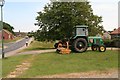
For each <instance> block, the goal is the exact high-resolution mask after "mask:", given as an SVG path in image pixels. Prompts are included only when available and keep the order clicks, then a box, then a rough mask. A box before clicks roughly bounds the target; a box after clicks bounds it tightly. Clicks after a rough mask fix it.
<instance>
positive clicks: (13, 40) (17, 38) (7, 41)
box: [4, 37, 22, 43]
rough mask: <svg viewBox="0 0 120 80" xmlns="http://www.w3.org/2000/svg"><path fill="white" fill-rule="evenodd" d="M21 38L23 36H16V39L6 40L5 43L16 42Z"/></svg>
mask: <svg viewBox="0 0 120 80" xmlns="http://www.w3.org/2000/svg"><path fill="white" fill-rule="evenodd" d="M19 39H22V37H16V38H14V39H12V40H4V43H10V42H15V41H17V40H19Z"/></svg>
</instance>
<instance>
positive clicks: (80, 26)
mask: <svg viewBox="0 0 120 80" xmlns="http://www.w3.org/2000/svg"><path fill="white" fill-rule="evenodd" d="M75 27H76V28H88V26H86V25H77V26H75Z"/></svg>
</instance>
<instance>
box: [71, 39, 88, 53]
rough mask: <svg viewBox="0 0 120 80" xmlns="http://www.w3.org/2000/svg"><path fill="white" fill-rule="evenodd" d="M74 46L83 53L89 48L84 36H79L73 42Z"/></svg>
mask: <svg viewBox="0 0 120 80" xmlns="http://www.w3.org/2000/svg"><path fill="white" fill-rule="evenodd" d="M72 46H73V49H74V50H75V51H76V52H79V53H82V52H85V51H86V50H87V41H86V39H84V38H78V39H76V40H75V41H74V42H73V45H72Z"/></svg>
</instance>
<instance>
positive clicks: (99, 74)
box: [37, 69, 118, 78]
mask: <svg viewBox="0 0 120 80" xmlns="http://www.w3.org/2000/svg"><path fill="white" fill-rule="evenodd" d="M37 78H118V70H117V69H116V70H106V71H91V72H81V73H69V74H55V75H48V76H39V77H37Z"/></svg>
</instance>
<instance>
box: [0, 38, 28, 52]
mask: <svg viewBox="0 0 120 80" xmlns="http://www.w3.org/2000/svg"><path fill="white" fill-rule="evenodd" d="M28 40H29V38H28V39H26V38H23V39H22V40H19V41H17V42H14V43H12V44H9V45H7V48H5V49H4V53H7V52H10V51H14V50H16V49H19V48H21V47H23V46H24V45H25V43H26V41H28ZM5 45H6V44H5ZM0 51H1V49H0Z"/></svg>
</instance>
